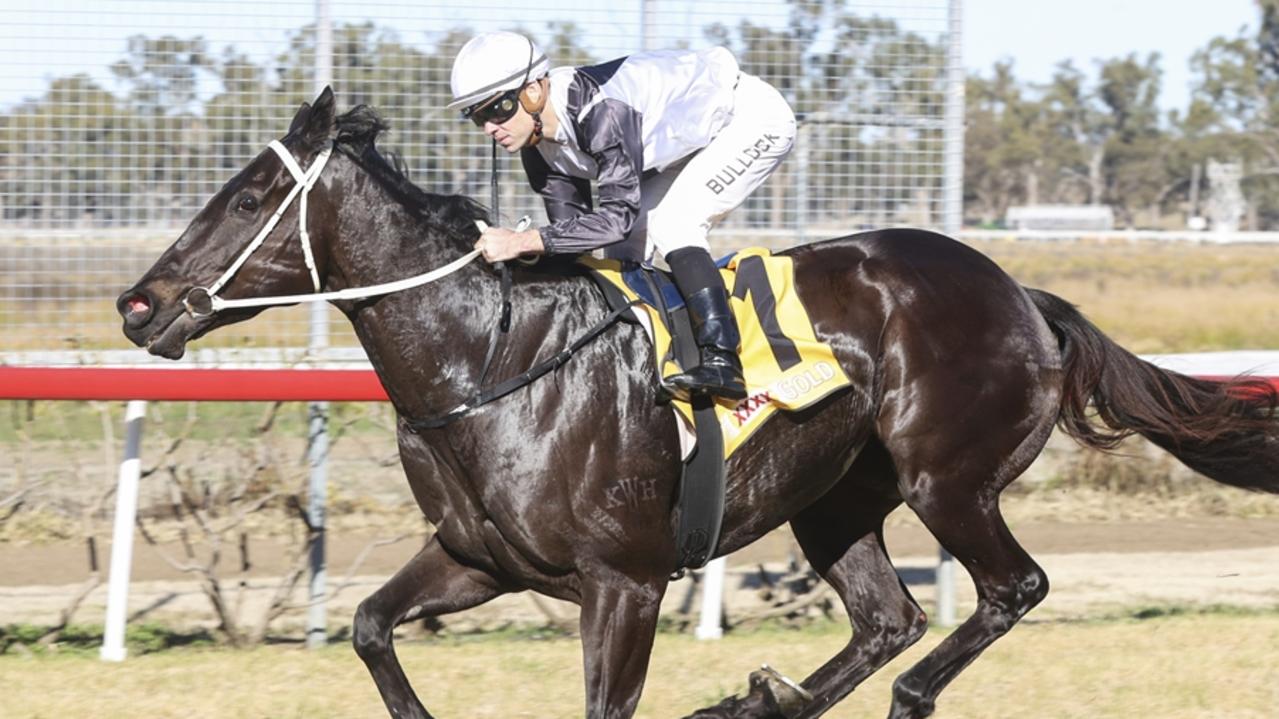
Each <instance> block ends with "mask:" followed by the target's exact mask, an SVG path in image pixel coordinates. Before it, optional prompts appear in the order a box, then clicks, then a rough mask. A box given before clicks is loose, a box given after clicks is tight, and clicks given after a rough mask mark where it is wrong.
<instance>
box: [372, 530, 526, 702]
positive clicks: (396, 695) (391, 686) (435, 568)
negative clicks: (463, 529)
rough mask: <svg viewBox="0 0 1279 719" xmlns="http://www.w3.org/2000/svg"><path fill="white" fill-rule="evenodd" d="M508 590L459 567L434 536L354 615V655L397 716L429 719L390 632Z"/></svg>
mask: <svg viewBox="0 0 1279 719" xmlns="http://www.w3.org/2000/svg"><path fill="white" fill-rule="evenodd" d="M502 592H503V590H502V589H501V588H500V587H499V586H498V584H497V583H496V582H495V581H494V580H493V579H492V578H491V577H489V576H488V575H487V574H484V573H483V572H480V571H478V570H475V569H471V568H469V567H465V566H463V565H461V564H458V563H457V562H456V561H454V559H453V558H452V557H450V556H449V555H448V553H447V552H445V551H444V548H443V547H442V546H441V545H440V543H439V541H438V540H437V539H436V538H435V537H431V539H430V540H429V541H428V542H427V544H426V546H425V547H423V548H422V550H421V551H420V552H418V553H417V555H416V556H414V557H413V558H412V559H410V560H409V562H408V564H406V565H404V566H403V567H402V568H401V569H400V571H398V572H396V573H395V576H393V577H391V579H390V580H389V581H388V582H387V583H386V584H384V585H382V587H381V588H380V589H378V590H377V591H376V592H374V593H373V594H372V595H371V596H370V597H369V598H368V599H365V600H364V601H363V602H360V607H359V608H358V609H357V610H356V611H355V626H354V629H353V632H352V635H353V640H354V644H355V652H356V654H359V655H360V659H362V660H363V661H364V665H365V666H367V667H368V669H369V673H370V674H372V675H373V681H374V682H376V683H377V689H378V692H379V693H381V695H382V701H383V702H385V704H386V708H387V711H389V712H390V713H391V716H393V717H414V718H416V719H429V717H430V716H431V715H430V714H428V713H427V711H426V709H425V708H424V707H423V706H422V703H421V702H419V701H418V698H417V695H415V694H414V693H413V688H412V687H411V686H410V685H409V680H408V678H407V677H405V676H404V670H403V669H402V668H401V667H400V662H399V660H398V659H397V658H396V656H395V648H394V647H393V646H392V644H391V631H392V630H393V629H395V627H397V626H399V625H400V624H402V623H404V622H407V621H412V620H414V619H418V618H421V617H424V616H435V615H440V614H448V613H450V612H457V611H461V610H463V609H469V608H471V607H474V606H477V605H480V604H483V603H484V602H487V601H488V600H490V599H492V598H494V597H496V596H498V595H499V594H501V593H502Z"/></svg>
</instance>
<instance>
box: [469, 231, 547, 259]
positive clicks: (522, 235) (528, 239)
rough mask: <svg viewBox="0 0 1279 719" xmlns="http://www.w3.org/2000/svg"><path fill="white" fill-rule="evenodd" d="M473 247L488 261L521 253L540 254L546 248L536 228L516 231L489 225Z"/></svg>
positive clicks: (511, 257)
mask: <svg viewBox="0 0 1279 719" xmlns="http://www.w3.org/2000/svg"><path fill="white" fill-rule="evenodd" d="M475 249H477V250H479V251H480V252H481V253H482V254H483V255H484V259H485V260H487V261H489V262H502V261H504V260H513V259H515V258H516V257H519V256H521V255H540V254H542V252H544V251H545V249H546V248H545V246H544V245H543V244H542V235H541V233H539V232H538V231H537V230H536V229H531V230H524V231H523V232H516V231H515V230H508V229H506V228H505V227H490V228H488V229H487V230H485V231H484V233H483V234H481V235H480V239H479V241H478V242H476V243H475Z"/></svg>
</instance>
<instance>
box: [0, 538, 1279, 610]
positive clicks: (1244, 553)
mask: <svg viewBox="0 0 1279 719" xmlns="http://www.w3.org/2000/svg"><path fill="white" fill-rule="evenodd" d="M1013 529H1014V531H1015V533H1016V534H1017V536H1018V537H1019V538H1020V539H1021V541H1022V542H1023V544H1024V545H1025V546H1026V548H1027V549H1028V550H1029V551H1030V553H1031V554H1032V556H1034V557H1035V558H1036V560H1037V561H1039V562H1040V564H1041V565H1042V566H1043V567H1044V569H1045V570H1046V571H1047V572H1048V576H1049V578H1050V581H1051V584H1052V591H1051V592H1050V594H1049V596H1048V599H1047V600H1046V601H1045V602H1044V604H1043V605H1041V606H1040V607H1039V608H1038V609H1036V610H1035V612H1034V613H1032V615H1031V617H1030V618H1031V619H1032V620H1033V619H1039V620H1044V619H1062V618H1079V617H1091V616H1104V615H1113V614H1116V613H1123V612H1132V611H1137V610H1139V609H1141V608H1146V607H1166V606H1169V605H1176V606H1198V605H1235V606H1243V607H1253V608H1279V518H1273V517H1271V518H1264V519H1242V518H1224V517H1199V518H1163V519H1155V520H1149V521H1120V522H1116V521H1108V522H1077V523H1067V522H1059V521H1033V522H1020V523H1019V522H1014V526H1013ZM371 539H372V537H371V536H369V535H365V534H354V533H348V534H335V535H332V536H330V538H329V550H328V557H329V566H330V583H331V586H333V585H336V584H337V583H338V582H339V581H340V580H341V579H342V578H343V576H344V575H345V574H346V572H347V568H348V567H349V566H350V563H351V561H352V559H353V558H354V557H355V556H356V555H357V554H358V553H359V552H360V551H361V550H362V549H363V548H364V547H366V546H367V545H368V543H369V541H370V540H371ZM886 541H887V543H888V546H889V550H890V552H891V553H892V555H893V557H894V559H895V560H896V564H897V567H898V570H899V573H900V574H901V575H902V577H903V579H904V580H905V581H906V583H907V584H908V585H909V586H910V588H911V591H912V592H913V593H914V595H915V597H916V599H917V600H918V601H919V602H920V604H921V605H922V606H923V607H924V608H925V609H926V610H929V611H931V610H932V607H933V584H932V582H933V567H934V565H935V562H936V545H935V544H934V543H933V541H932V539H931V537H930V536H929V535H928V534H927V532H926V531H924V530H923V529H922V528H921V527H919V526H918V525H917V524H913V523H909V522H907V523H901V524H898V525H896V526H890V527H889V529H888V531H887V535H886ZM418 542H420V537H410V538H408V539H405V540H404V541H401V542H399V543H398V544H395V545H391V546H387V547H380V548H378V549H376V550H374V551H373V552H372V553H371V554H370V555H369V557H368V559H367V560H366V561H365V562H364V564H363V565H362V566H361V567H360V569H359V570H358V572H357V573H356V575H354V576H353V577H352V578H351V581H350V583H349V585H348V586H347V587H346V588H345V589H343V590H342V592H341V593H340V594H338V596H337V597H336V598H334V599H333V600H332V601H331V602H330V603H329V622H330V625H331V627H332V628H334V629H336V628H338V627H341V626H344V625H345V624H346V623H347V622H348V621H349V618H350V616H351V614H352V612H353V611H354V607H355V605H356V604H357V603H358V602H359V601H360V600H361V599H362V598H364V597H365V596H367V595H368V594H369V593H370V592H372V591H373V590H374V589H375V588H376V587H377V586H378V585H379V584H380V583H381V581H383V580H384V579H385V578H386V577H388V576H389V575H390V574H391V573H392V572H393V571H394V570H395V569H397V568H398V567H399V565H400V564H401V563H402V562H403V561H404V560H405V559H407V558H408V557H409V556H410V555H411V554H412V553H413V551H414V550H415V548H416V546H417V544H418ZM107 551H108V548H103V554H102V557H103V561H104V563H105V559H106V557H107V556H108V554H107ZM794 551H795V547H794V545H793V542H792V540H791V538H790V536H789V534H788V533H787V532H786V531H784V530H782V531H778V532H774V533H773V534H771V535H769V536H768V537H766V538H764V539H763V540H761V541H760V542H757V543H756V544H754V545H752V546H750V547H748V548H746V549H744V550H742V551H741V552H738V553H737V554H734V555H732V556H731V557H730V558H729V581H728V587H729V593H728V596H727V598H726V609H727V612H728V614H729V616H730V617H731V616H732V615H733V613H734V612H743V611H747V610H749V609H751V608H755V607H756V606H757V605H758V604H759V601H760V599H759V591H758V587H759V581H758V573H759V568H760V566H763V567H765V568H767V569H768V570H770V571H773V572H775V573H777V572H781V571H782V569H783V568H784V566H785V562H786V561H787V560H788V558H789V556H790V555H791V553H792V552H794ZM285 564H286V557H285V552H284V549H283V548H282V547H281V546H280V545H274V544H270V543H268V542H259V543H258V544H257V545H255V549H254V565H253V567H252V569H251V571H250V572H249V573H248V574H247V575H246V577H245V590H246V593H245V611H246V612H247V613H248V614H249V615H250V616H252V615H253V612H254V607H255V605H257V604H259V603H260V602H264V601H266V598H267V597H268V596H269V594H270V592H271V589H272V588H273V587H274V584H275V581H276V580H275V577H277V576H278V575H280V574H281V573H282V572H283V569H284V567H285ZM85 566H86V562H85V550H84V547H83V546H82V545H79V544H73V543H53V544H30V545H25V546H21V545H0V624H7V623H13V622H29V623H36V624H49V623H52V622H53V621H55V620H56V617H57V615H58V612H59V611H60V610H61V609H62V607H64V606H65V604H66V601H67V598H68V597H69V596H71V594H72V593H73V592H74V591H75V589H76V587H77V586H78V585H79V584H80V583H81V582H83V581H84V577H85ZM236 578H238V577H235V578H229V579H226V580H224V581H226V583H227V584H228V585H230V584H232V581H231V580H232V579H236ZM303 584H305V582H303ZM958 585H959V586H958V590H959V610H960V614H961V616H962V615H963V614H964V613H965V612H966V609H967V608H970V607H971V606H972V603H973V601H974V597H973V592H972V587H971V585H970V584H969V582H968V581H967V578H966V576H964V575H963V572H962V570H961V571H960V581H959V582H958ZM695 600H696V587H695V584H694V582H692V581H690V580H689V579H685V580H682V581H680V582H677V583H675V584H672V586H671V589H670V591H669V592H668V595H667V598H666V608H667V609H668V610H674V609H676V608H679V607H680V606H683V607H685V608H687V607H689V606H695V605H693V604H692V603H693V602H694V601H695ZM295 601H297V602H302V601H304V598H303V597H302V596H301V594H300V592H299V593H298V594H297V595H296V596H295ZM207 602H208V600H207V599H206V598H205V597H204V596H203V595H202V594H201V592H200V591H199V588H198V586H197V584H196V583H195V582H194V581H192V578H191V577H190V576H187V575H183V574H181V573H179V572H177V571H175V570H174V569H173V568H172V567H170V566H169V565H168V564H167V563H166V562H164V561H163V560H162V559H161V558H160V557H159V556H158V555H157V554H156V552H155V550H154V549H152V548H151V547H148V546H146V545H144V544H141V543H139V545H138V546H137V548H136V562H135V564H134V571H133V585H132V593H131V600H130V612H131V616H132V617H133V619H135V620H137V619H148V620H153V621H160V622H164V623H166V624H175V625H179V626H192V625H207V624H208V623H209V621H210V618H211V617H210V614H209V610H208V604H207ZM548 606H549V609H550V611H551V612H552V613H553V614H555V615H556V616H558V617H561V618H564V619H568V620H571V618H572V616H574V615H575V611H576V610H575V608H573V607H571V606H567V605H558V604H557V603H545V602H544V603H543V604H542V607H541V608H539V607H538V606H537V605H536V604H534V602H533V601H532V600H531V599H530V598H529V597H528V596H527V595H517V596H511V597H503V598H501V599H499V600H497V601H495V602H492V603H490V604H489V605H486V606H484V607H481V608H478V609H476V610H472V611H471V612H468V613H465V614H463V615H456V616H455V617H454V618H452V619H449V618H445V623H446V626H449V627H452V628H455V629H460V630H466V629H472V628H477V627H492V626H509V625H520V624H524V623H537V622H541V621H545V619H546V615H545V611H546V607H548ZM104 607H105V587H99V588H98V589H97V590H95V591H94V592H93V594H91V595H90V596H89V598H88V600H87V601H86V602H85V604H84V606H83V607H82V608H81V609H80V611H79V613H78V615H77V617H76V620H77V621H80V622H89V623H97V622H100V621H101V617H102V613H103V611H104ZM300 620H301V612H294V613H292V614H290V615H287V616H286V617H284V618H283V619H281V620H279V622H277V624H276V625H275V630H276V631H283V632H292V631H295V630H296V629H297V628H298V623H299V622H300Z"/></svg>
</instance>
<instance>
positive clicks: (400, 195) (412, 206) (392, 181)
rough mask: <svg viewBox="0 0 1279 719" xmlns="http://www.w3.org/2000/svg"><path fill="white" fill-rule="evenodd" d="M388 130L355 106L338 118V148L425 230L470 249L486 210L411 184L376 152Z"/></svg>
mask: <svg viewBox="0 0 1279 719" xmlns="http://www.w3.org/2000/svg"><path fill="white" fill-rule="evenodd" d="M389 128H390V125H389V124H388V123H387V122H386V121H385V120H383V119H382V118H381V116H379V115H378V114H377V112H376V111H375V110H374V109H373V108H371V107H369V106H368V105H357V106H356V107H354V108H352V109H351V110H350V111H348V112H346V113H345V114H343V115H341V116H339V117H338V118H337V148H338V150H340V151H342V152H343V153H345V154H346V155H347V156H349V157H350V158H351V159H353V160H355V161H356V163H357V164H359V165H360V167H362V168H364V169H365V171H367V172H368V173H369V174H371V175H373V176H374V178H376V179H377V180H378V181H379V182H380V183H381V184H382V185H383V186H384V187H386V188H387V189H388V190H390V191H391V193H392V194H393V195H394V196H395V197H396V198H397V199H398V200H399V201H400V203H401V204H403V205H404V206H405V207H406V208H408V209H409V210H412V211H413V212H414V213H415V214H417V215H418V216H419V217H420V218H422V220H423V221H424V222H425V223H427V226H428V229H430V230H434V231H438V232H442V233H444V234H445V235H447V236H448V237H450V238H454V239H456V240H458V241H461V242H466V245H465V246H466V249H470V242H473V241H474V238H475V232H476V229H475V221H476V220H484V221H486V222H487V221H488V210H487V209H486V208H485V207H484V206H483V205H481V204H480V203H478V202H476V201H475V200H472V199H471V198H469V197H466V196H465V195H437V194H434V193H430V192H427V191H425V190H423V189H422V188H420V187H418V186H417V185H415V184H413V182H412V181H410V180H409V178H408V177H407V176H406V175H405V173H404V170H403V169H402V167H397V166H396V164H393V163H392V162H391V161H389V160H388V159H387V158H386V157H384V156H383V155H382V154H381V153H380V152H378V149H377V145H376V141H377V137H378V135H379V134H381V133H382V132H383V131H384V130H387V129H389ZM468 238H469V240H468Z"/></svg>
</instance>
